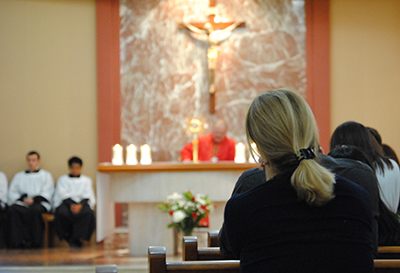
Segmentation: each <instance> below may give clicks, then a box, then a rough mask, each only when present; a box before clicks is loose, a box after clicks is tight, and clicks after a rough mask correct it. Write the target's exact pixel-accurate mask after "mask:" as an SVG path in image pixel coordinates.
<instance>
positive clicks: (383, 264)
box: [374, 260, 400, 273]
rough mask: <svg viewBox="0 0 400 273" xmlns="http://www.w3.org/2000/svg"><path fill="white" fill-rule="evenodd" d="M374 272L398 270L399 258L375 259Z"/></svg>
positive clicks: (391, 272) (393, 272) (399, 268)
mask: <svg viewBox="0 0 400 273" xmlns="http://www.w3.org/2000/svg"><path fill="white" fill-rule="evenodd" d="M374 264H375V273H395V272H396V273H398V272H400V260H375V261H374Z"/></svg>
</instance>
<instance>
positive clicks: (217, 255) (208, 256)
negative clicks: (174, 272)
mask: <svg viewBox="0 0 400 273" xmlns="http://www.w3.org/2000/svg"><path fill="white" fill-rule="evenodd" d="M182 242H183V244H182V260H183V261H210V260H224V258H223V257H222V256H221V252H220V250H219V247H197V245H198V244H197V237H196V236H183V238H182Z"/></svg>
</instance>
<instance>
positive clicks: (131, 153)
mask: <svg viewBox="0 0 400 273" xmlns="http://www.w3.org/2000/svg"><path fill="white" fill-rule="evenodd" d="M136 153H137V149H136V146H135V145H133V144H130V145H129V146H128V147H126V164H128V165H136V164H137V163H138V160H137V156H136Z"/></svg>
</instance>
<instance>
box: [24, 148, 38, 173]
mask: <svg viewBox="0 0 400 273" xmlns="http://www.w3.org/2000/svg"><path fill="white" fill-rule="evenodd" d="M26 160H27V162H28V166H29V169H30V170H31V171H36V170H37V169H38V168H39V164H40V155H39V153H38V152H35V151H31V152H29V153H28V154H27V155H26Z"/></svg>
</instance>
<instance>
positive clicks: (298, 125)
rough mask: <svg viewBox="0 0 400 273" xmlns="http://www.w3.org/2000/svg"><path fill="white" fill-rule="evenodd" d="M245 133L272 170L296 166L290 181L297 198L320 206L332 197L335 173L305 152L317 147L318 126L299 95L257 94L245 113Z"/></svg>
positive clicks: (290, 93)
mask: <svg viewBox="0 0 400 273" xmlns="http://www.w3.org/2000/svg"><path fill="white" fill-rule="evenodd" d="M246 133H247V139H248V142H249V144H251V143H252V142H254V143H255V144H256V145H257V150H258V152H259V154H260V155H261V156H262V157H263V158H266V159H268V161H269V162H270V164H271V168H273V169H274V172H275V173H277V174H279V173H283V172H287V171H288V170H293V169H295V170H294V172H293V175H292V177H291V184H292V186H293V187H294V189H295V190H296V193H297V196H298V198H299V200H304V201H305V202H306V203H307V204H309V205H312V206H322V205H324V204H326V203H327V202H329V201H330V200H331V199H333V198H334V193H333V192H334V183H335V176H334V174H332V173H331V172H330V171H329V170H328V169H326V168H324V167H322V166H321V165H319V164H318V163H317V161H316V158H313V156H310V154H307V155H305V154H304V153H309V152H310V150H311V151H312V154H314V152H313V151H316V150H318V148H319V147H318V128H317V124H316V121H315V118H314V115H313V114H312V111H311V109H310V107H309V106H308V104H307V103H306V101H305V100H304V99H303V98H302V97H301V96H300V95H298V94H296V93H294V92H293V91H290V90H287V89H276V90H270V91H268V92H265V93H263V94H260V95H259V96H258V97H257V98H255V99H254V101H253V103H252V104H251V106H250V108H249V111H248V113H247V117H246ZM250 147H251V146H250ZM307 147H309V148H307ZM314 157H315V154H314Z"/></svg>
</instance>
